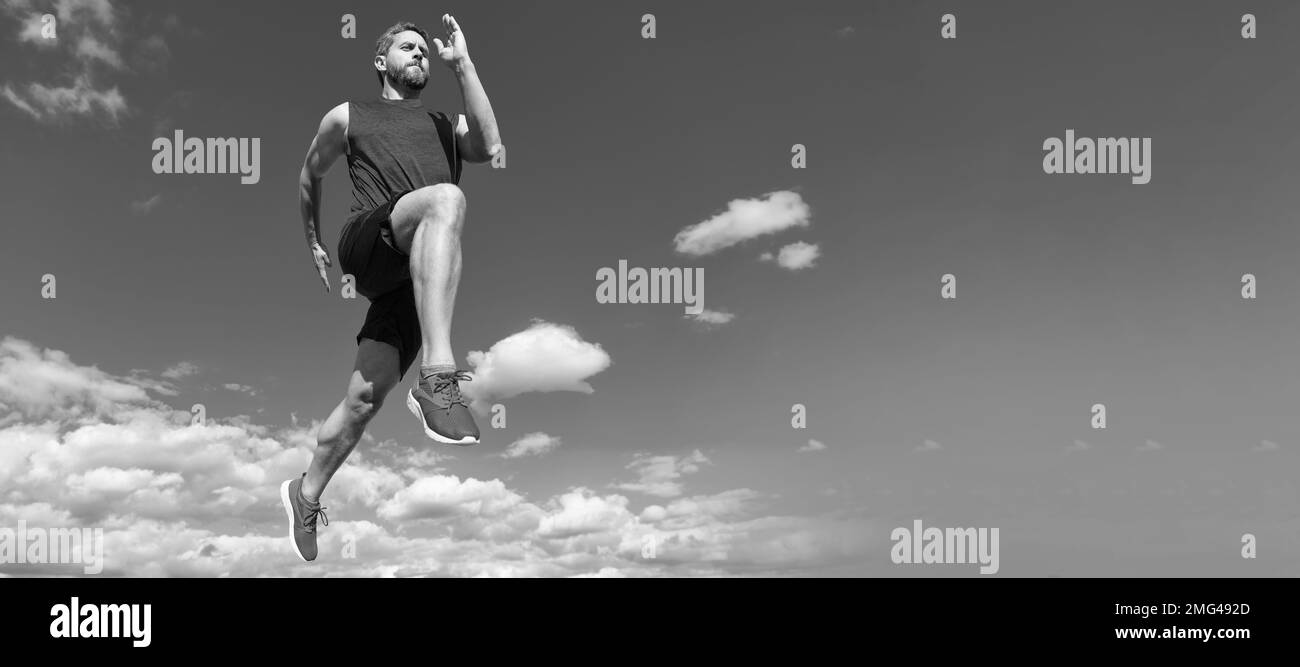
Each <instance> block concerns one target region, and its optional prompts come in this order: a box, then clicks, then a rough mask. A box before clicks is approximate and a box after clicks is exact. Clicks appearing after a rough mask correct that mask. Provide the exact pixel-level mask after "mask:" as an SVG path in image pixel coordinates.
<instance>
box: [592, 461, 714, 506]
mask: <svg viewBox="0 0 1300 667" xmlns="http://www.w3.org/2000/svg"><path fill="white" fill-rule="evenodd" d="M707 463H709V459H708V457H706V456H705V455H704V454H703V453H701V452H700V450H698V449H697V450H695V451H693V452H691V453H690V455H688V456H655V455H650V454H639V455H637V457H636V458H635V459H634V460H633V461H632V462H631V463H629V464H627V467H628V469H629V470H633V471H635V472H636V473H637V475H638V477H639V479H638V480H637V481H635V482H624V483H622V484H616V485H614V488H616V489H622V490H624V491H636V492H638V493H644V494H647V495H651V496H661V497H665V498H670V497H673V496H679V495H681V494H682V483H681V481H680V480H681V478H682V476H683V475H689V474H692V473H696V472H699V470H700V466H701V465H705V464H707Z"/></svg>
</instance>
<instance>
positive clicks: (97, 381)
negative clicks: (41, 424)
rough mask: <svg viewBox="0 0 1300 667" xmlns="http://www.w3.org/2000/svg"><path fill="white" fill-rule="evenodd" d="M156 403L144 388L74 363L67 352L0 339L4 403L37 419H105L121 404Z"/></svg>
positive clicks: (17, 413)
mask: <svg viewBox="0 0 1300 667" xmlns="http://www.w3.org/2000/svg"><path fill="white" fill-rule="evenodd" d="M152 402H153V401H152V399H150V398H149V396H148V393H147V392H146V391H145V390H144V389H143V388H141V387H139V386H137V385H135V384H132V383H130V382H125V381H121V380H119V379H116V378H114V377H113V376H111V375H109V374H108V373H105V372H104V371H101V370H99V369H98V368H93V367H91V368H85V367H80V366H77V365H75V364H73V363H72V361H71V360H70V359H69V358H68V355H67V353H65V352H61V351H59V350H48V349H47V350H41V349H38V348H37V347H36V346H35V345H32V344H31V343H29V342H27V341H24V340H21V339H18V338H14V337H12V336H5V337H4V339H0V404H3V405H4V406H6V411H11V412H12V413H13V414H14V415H15V416H21V417H24V418H26V419H32V420H45V419H54V420H72V419H81V418H104V417H107V416H109V415H110V414H111V413H112V412H114V411H115V409H116V408H118V407H120V406H121V405H148V404H151V403H152Z"/></svg>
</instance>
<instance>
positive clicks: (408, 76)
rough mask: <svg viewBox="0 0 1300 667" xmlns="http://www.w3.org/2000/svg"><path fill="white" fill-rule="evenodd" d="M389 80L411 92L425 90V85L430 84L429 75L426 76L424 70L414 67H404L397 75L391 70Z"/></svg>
mask: <svg viewBox="0 0 1300 667" xmlns="http://www.w3.org/2000/svg"><path fill="white" fill-rule="evenodd" d="M388 78H389V79H390V80H391V81H392V82H393V83H395V84H398V85H401V86H403V87H405V88H408V89H410V90H423V89H424V85H425V84H427V83H428V82H429V75H427V74H425V73H424V70H423V69H421V68H419V67H416V66H414V65H411V66H407V67H403V68H402V71H400V72H397V73H396V74H394V73H393V71H392V70H389V71H388Z"/></svg>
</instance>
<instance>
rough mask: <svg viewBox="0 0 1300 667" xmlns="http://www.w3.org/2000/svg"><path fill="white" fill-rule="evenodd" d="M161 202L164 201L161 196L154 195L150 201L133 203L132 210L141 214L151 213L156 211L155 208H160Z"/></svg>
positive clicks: (143, 200) (144, 200)
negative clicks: (159, 203)
mask: <svg viewBox="0 0 1300 667" xmlns="http://www.w3.org/2000/svg"><path fill="white" fill-rule="evenodd" d="M160 201H162V195H161V194H157V195H154V196H152V197H150V198H148V199H142V200H139V201H133V202H131V210H132V211H135V212H136V213H140V214H145V213H149V212H150V211H152V210H153V209H154V207H156V206H158V202H160Z"/></svg>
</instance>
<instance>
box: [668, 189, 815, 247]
mask: <svg viewBox="0 0 1300 667" xmlns="http://www.w3.org/2000/svg"><path fill="white" fill-rule="evenodd" d="M809 215H810V212H809V209H808V205H807V204H805V203H804V201H803V198H802V197H800V196H799V193H797V192H790V191H780V192H771V193H768V194H766V195H764V196H763V198H759V199H733V200H732V201H730V202H729V203H728V204H727V210H726V211H725V212H723V213H719V214H718V215H715V216H714V217H712V218H710V219H708V220H705V221H704V222H701V223H698V224H695V225H691V226H689V227H686V228H684V229H682V230H681V231H680V232H678V233H677V236H676V237H674V238H673V243H674V245H675V246H676V249H677V252H680V253H684V254H687V255H693V256H703V255H710V254H712V253H715V252H718V251H719V250H722V249H724V248H729V247H731V246H733V245H736V244H737V243H741V242H743V241H747V240H749V239H752V238H756V237H759V236H763V235H765V234H775V233H777V232H780V231H784V230H786V229H790V228H792V227H807V226H808V225H809V224H810V222H809Z"/></svg>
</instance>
